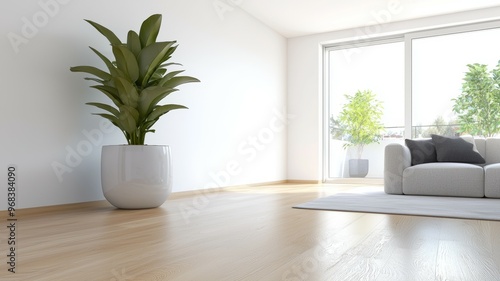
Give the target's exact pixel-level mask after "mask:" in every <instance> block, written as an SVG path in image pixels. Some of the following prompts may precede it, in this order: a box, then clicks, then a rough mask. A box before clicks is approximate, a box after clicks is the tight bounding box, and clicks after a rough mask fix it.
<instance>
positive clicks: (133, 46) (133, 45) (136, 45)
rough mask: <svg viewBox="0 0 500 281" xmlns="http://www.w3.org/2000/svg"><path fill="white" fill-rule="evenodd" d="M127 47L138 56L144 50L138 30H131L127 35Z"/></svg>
mask: <svg viewBox="0 0 500 281" xmlns="http://www.w3.org/2000/svg"><path fill="white" fill-rule="evenodd" d="M127 48H128V49H129V50H130V51H131V52H132V53H133V54H134V56H135V57H136V58H137V57H139V53H140V52H141V50H142V47H141V40H140V39H139V35H138V34H137V32H135V31H133V30H130V31H129V32H128V35H127Z"/></svg>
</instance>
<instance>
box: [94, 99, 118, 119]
mask: <svg viewBox="0 0 500 281" xmlns="http://www.w3.org/2000/svg"><path fill="white" fill-rule="evenodd" d="M86 104H87V105H92V106H95V107H97V108H100V109H103V110H106V111H107V112H109V113H111V114H112V115H114V116H116V117H118V116H120V111H118V109H116V108H114V107H112V106H110V105H108V104H104V103H99V102H87V103H86Z"/></svg>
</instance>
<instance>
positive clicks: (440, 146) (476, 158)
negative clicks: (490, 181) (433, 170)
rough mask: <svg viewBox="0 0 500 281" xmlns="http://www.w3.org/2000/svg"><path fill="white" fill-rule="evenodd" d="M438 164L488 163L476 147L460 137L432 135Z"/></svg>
mask: <svg viewBox="0 0 500 281" xmlns="http://www.w3.org/2000/svg"><path fill="white" fill-rule="evenodd" d="M431 137H432V141H433V142H434V146H435V147H436V155H437V161H438V162H460V163H470V164H484V163H485V162H486V161H485V160H484V158H483V156H481V154H479V153H478V152H477V151H474V145H473V144H472V143H470V142H468V141H466V140H464V139H463V138H460V137H445V136H439V135H431Z"/></svg>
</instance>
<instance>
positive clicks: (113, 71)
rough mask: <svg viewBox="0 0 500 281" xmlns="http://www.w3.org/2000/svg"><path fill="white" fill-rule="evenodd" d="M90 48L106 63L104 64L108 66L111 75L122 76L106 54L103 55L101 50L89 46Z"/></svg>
mask: <svg viewBox="0 0 500 281" xmlns="http://www.w3.org/2000/svg"><path fill="white" fill-rule="evenodd" d="M90 49H91V50H92V51H93V52H94V53H96V54H97V56H99V58H101V60H102V61H103V62H104V63H105V64H106V66H107V67H108V70H109V73H110V75H111V76H113V77H115V76H123V75H122V74H121V73H120V72H119V71H118V69H117V68H116V67H115V65H114V64H113V63H112V62H111V60H109V59H108V58H107V57H106V56H104V55H103V54H101V52H99V51H98V50H96V49H94V48H92V47H90Z"/></svg>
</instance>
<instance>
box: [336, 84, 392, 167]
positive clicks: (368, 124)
mask: <svg viewBox="0 0 500 281" xmlns="http://www.w3.org/2000/svg"><path fill="white" fill-rule="evenodd" d="M345 97H346V100H347V103H346V104H344V106H343V107H342V111H341V112H340V114H339V116H338V118H337V119H336V120H335V119H333V118H331V120H330V124H331V130H330V133H331V134H332V137H334V138H339V139H342V140H345V141H347V143H346V144H345V145H344V148H347V147H351V146H354V147H356V148H357V153H356V155H357V158H356V159H350V160H349V176H350V177H365V176H366V175H367V174H368V168H369V162H368V159H362V158H361V157H362V154H363V148H364V146H365V145H367V144H370V143H374V142H379V140H380V137H381V136H380V135H381V132H382V130H383V128H384V127H383V126H382V125H381V118H382V114H383V107H382V103H381V102H380V101H378V100H377V99H376V96H375V94H373V93H372V91H370V90H365V91H357V92H356V93H355V94H354V95H345Z"/></svg>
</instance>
